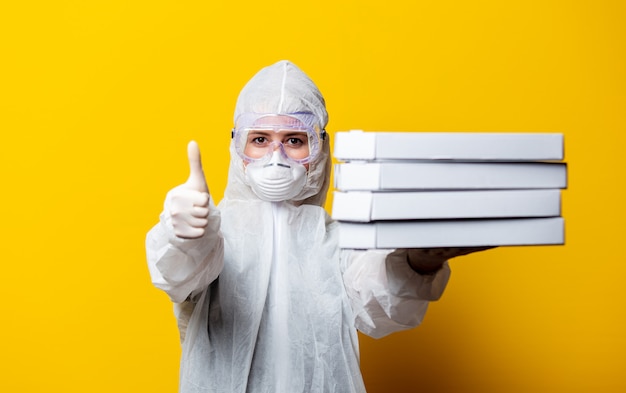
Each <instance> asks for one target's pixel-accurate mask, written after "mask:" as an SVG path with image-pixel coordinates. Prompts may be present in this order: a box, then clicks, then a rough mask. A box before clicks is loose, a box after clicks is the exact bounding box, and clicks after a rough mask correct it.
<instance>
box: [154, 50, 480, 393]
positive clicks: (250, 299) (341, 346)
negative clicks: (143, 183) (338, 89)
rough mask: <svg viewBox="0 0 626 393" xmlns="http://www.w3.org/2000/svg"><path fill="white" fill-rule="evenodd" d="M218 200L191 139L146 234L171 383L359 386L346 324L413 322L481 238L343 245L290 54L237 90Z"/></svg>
mask: <svg viewBox="0 0 626 393" xmlns="http://www.w3.org/2000/svg"><path fill="white" fill-rule="evenodd" d="M234 122H235V127H234V128H233V131H232V133H233V135H232V136H233V138H232V141H231V144H230V154H231V161H230V168H229V173H228V184H227V187H226V190H225V193H224V198H223V200H222V201H221V202H220V203H219V205H218V206H217V207H216V206H215V205H214V203H213V201H212V199H211V197H210V194H209V190H208V187H207V184H206V181H205V176H204V173H203V170H202V165H201V161H200V152H199V148H198V146H197V144H196V143H195V142H193V141H192V142H190V143H189V146H188V158H189V163H190V176H189V179H188V180H187V182H185V183H184V184H182V185H180V186H178V187H175V188H173V189H172V190H171V191H170V192H169V193H168V194H167V196H166V199H165V204H164V210H163V212H162V213H161V215H160V221H159V223H158V224H156V225H155V226H154V227H153V228H152V229H151V230H150V231H149V232H148V235H147V239H146V250H147V257H148V266H149V270H150V274H151V277H152V281H153V283H154V285H155V286H156V287H158V288H160V289H162V290H164V291H165V292H166V293H167V294H168V295H169V297H170V299H171V300H172V302H173V303H174V312H175V315H176V317H177V319H178V325H179V329H180V333H181V341H182V347H183V349H182V358H181V367H180V391H181V392H228V393H235V392H325V393H329V392H364V391H365V387H364V383H363V379H362V376H361V372H360V370H359V348H358V341H357V330H359V331H361V332H362V333H364V334H367V335H369V336H371V337H375V338H379V337H383V336H385V335H388V334H390V333H393V332H396V331H400V330H405V329H410V328H413V327H415V326H417V325H419V324H420V323H421V321H422V318H423V316H424V314H425V312H426V309H427V307H428V304H429V302H430V301H433V300H436V299H438V298H439V297H440V296H441V294H442V293H443V290H444V288H445V286H446V284H447V281H448V278H449V275H450V269H449V266H448V263H447V259H449V258H451V257H455V256H458V255H463V254H467V253H470V252H474V251H478V250H479V249H471V248H463V249H411V250H407V249H398V250H367V251H365V250H363V251H356V250H341V249H340V248H339V247H338V226H337V225H338V224H337V223H336V222H334V221H333V220H332V219H331V218H330V217H329V216H328V214H327V213H326V211H325V210H324V208H323V205H324V202H325V199H326V194H327V191H328V187H329V179H330V170H331V158H330V149H329V136H328V134H327V133H326V130H325V127H326V124H327V122H328V114H327V112H326V107H325V102H324V98H323V97H322V95H321V93H320V91H319V90H318V88H317V87H316V86H315V84H314V83H313V81H312V80H311V79H310V78H309V77H308V76H307V75H306V74H304V73H303V72H302V71H301V70H300V69H299V68H297V67H296V66H295V65H294V64H293V63H291V62H288V61H280V62H278V63H276V64H273V65H271V66H268V67H266V68H263V69H262V70H261V71H259V72H258V73H257V74H256V75H255V76H254V77H253V78H252V79H251V80H250V81H249V82H248V83H247V84H246V85H245V87H244V88H243V90H242V91H241V93H240V95H239V97H238V100H237V105H236V108H235V116H234Z"/></svg>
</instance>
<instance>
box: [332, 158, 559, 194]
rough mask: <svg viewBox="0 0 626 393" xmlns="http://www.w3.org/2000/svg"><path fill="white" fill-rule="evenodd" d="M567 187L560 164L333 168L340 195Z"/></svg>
mask: <svg viewBox="0 0 626 393" xmlns="http://www.w3.org/2000/svg"><path fill="white" fill-rule="evenodd" d="M566 187H567V164H565V163H560V162H516V163H512V162H452V161H445V162H437V161H386V162H347V163H339V164H336V165H335V188H336V189H338V190H340V191H376V190H381V191H383V190H388V191H393V190H470V189H475V190H476V189H536V188H539V189H541V188H557V189H563V188H566Z"/></svg>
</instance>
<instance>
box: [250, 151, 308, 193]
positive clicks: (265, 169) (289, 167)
mask: <svg viewBox="0 0 626 393" xmlns="http://www.w3.org/2000/svg"><path fill="white" fill-rule="evenodd" d="M245 172H246V182H247V183H248V185H249V186H250V188H252V191H253V192H254V193H255V194H256V195H257V196H258V197H259V198H260V199H261V200H264V201H267V202H281V201H288V200H290V199H292V198H294V197H295V196H296V195H298V194H299V193H300V191H302V188H303V187H304V185H305V184H306V180H307V170H306V168H305V167H304V165H302V164H299V163H296V162H293V161H291V160H286V159H285V158H284V157H283V154H281V152H280V151H278V150H275V151H274V152H273V154H272V158H271V159H270V160H269V162H267V163H262V162H251V163H249V164H248V165H247V166H246V168H245Z"/></svg>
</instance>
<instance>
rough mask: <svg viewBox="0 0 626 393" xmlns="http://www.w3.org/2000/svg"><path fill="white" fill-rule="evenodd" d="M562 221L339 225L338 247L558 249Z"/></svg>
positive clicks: (538, 219)
mask: <svg viewBox="0 0 626 393" xmlns="http://www.w3.org/2000/svg"><path fill="white" fill-rule="evenodd" d="M564 243H565V221H564V219H563V218H562V217H548V218H501V219H475V220H415V221H378V222H372V223H351V222H339V247H341V248H347V249H370V248H378V249H385V248H430V247H481V246H527V245H560V244H564Z"/></svg>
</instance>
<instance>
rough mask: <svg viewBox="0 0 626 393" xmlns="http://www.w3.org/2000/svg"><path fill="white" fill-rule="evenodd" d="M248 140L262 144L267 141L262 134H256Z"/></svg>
mask: <svg viewBox="0 0 626 393" xmlns="http://www.w3.org/2000/svg"><path fill="white" fill-rule="evenodd" d="M250 142H252V143H254V144H256V145H263V144H265V143H267V138H266V137H264V136H257V137H254V138H252V140H251V141H250Z"/></svg>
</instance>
